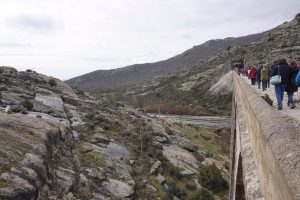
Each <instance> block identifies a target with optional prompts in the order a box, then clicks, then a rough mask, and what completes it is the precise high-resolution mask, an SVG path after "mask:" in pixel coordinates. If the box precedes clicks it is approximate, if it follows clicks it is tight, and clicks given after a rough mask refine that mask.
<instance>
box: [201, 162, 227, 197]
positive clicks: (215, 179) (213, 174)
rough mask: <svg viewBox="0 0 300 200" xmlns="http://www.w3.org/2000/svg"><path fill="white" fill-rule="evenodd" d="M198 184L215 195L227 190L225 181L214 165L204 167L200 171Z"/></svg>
mask: <svg viewBox="0 0 300 200" xmlns="http://www.w3.org/2000/svg"><path fill="white" fill-rule="evenodd" d="M199 183H200V184H201V185H202V186H204V187H205V188H207V189H209V190H211V191H213V192H216V193H217V192H221V191H224V190H227V189H228V184H227V182H226V180H225V179H224V178H223V177H222V174H221V172H220V170H219V169H218V168H217V167H216V165H215V164H213V165H206V166H203V167H202V168H201V169H200V172H199Z"/></svg>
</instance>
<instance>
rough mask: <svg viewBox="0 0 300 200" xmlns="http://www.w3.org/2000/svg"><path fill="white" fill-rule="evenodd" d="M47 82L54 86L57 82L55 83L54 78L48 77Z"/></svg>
mask: <svg viewBox="0 0 300 200" xmlns="http://www.w3.org/2000/svg"><path fill="white" fill-rule="evenodd" d="M48 83H49V85H51V86H56V85H57V83H56V81H55V80H54V79H49V81H48Z"/></svg>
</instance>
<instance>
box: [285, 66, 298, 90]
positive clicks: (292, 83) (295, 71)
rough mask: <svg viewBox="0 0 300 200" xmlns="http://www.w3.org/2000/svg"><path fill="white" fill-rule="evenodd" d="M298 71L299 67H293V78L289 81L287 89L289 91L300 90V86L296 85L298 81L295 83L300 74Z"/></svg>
mask: <svg viewBox="0 0 300 200" xmlns="http://www.w3.org/2000/svg"><path fill="white" fill-rule="evenodd" d="M298 71H299V69H297V68H291V78H290V79H289V81H288V84H287V86H286V88H285V91H287V92H297V91H298V87H297V86H296V83H295V79H296V76H297V74H298Z"/></svg>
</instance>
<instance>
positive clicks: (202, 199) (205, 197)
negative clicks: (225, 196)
mask: <svg viewBox="0 0 300 200" xmlns="http://www.w3.org/2000/svg"><path fill="white" fill-rule="evenodd" d="M213 199H214V197H213V195H212V194H211V193H210V192H209V191H208V190H206V189H204V188H202V189H201V190H200V191H199V192H197V193H196V194H194V195H193V196H192V198H191V200H213Z"/></svg>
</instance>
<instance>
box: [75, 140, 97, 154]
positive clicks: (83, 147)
mask: <svg viewBox="0 0 300 200" xmlns="http://www.w3.org/2000/svg"><path fill="white" fill-rule="evenodd" d="M93 150H94V148H93V146H92V145H91V144H90V143H87V142H85V143H83V144H81V145H80V149H79V151H80V152H81V153H88V152H91V151H93Z"/></svg>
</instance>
